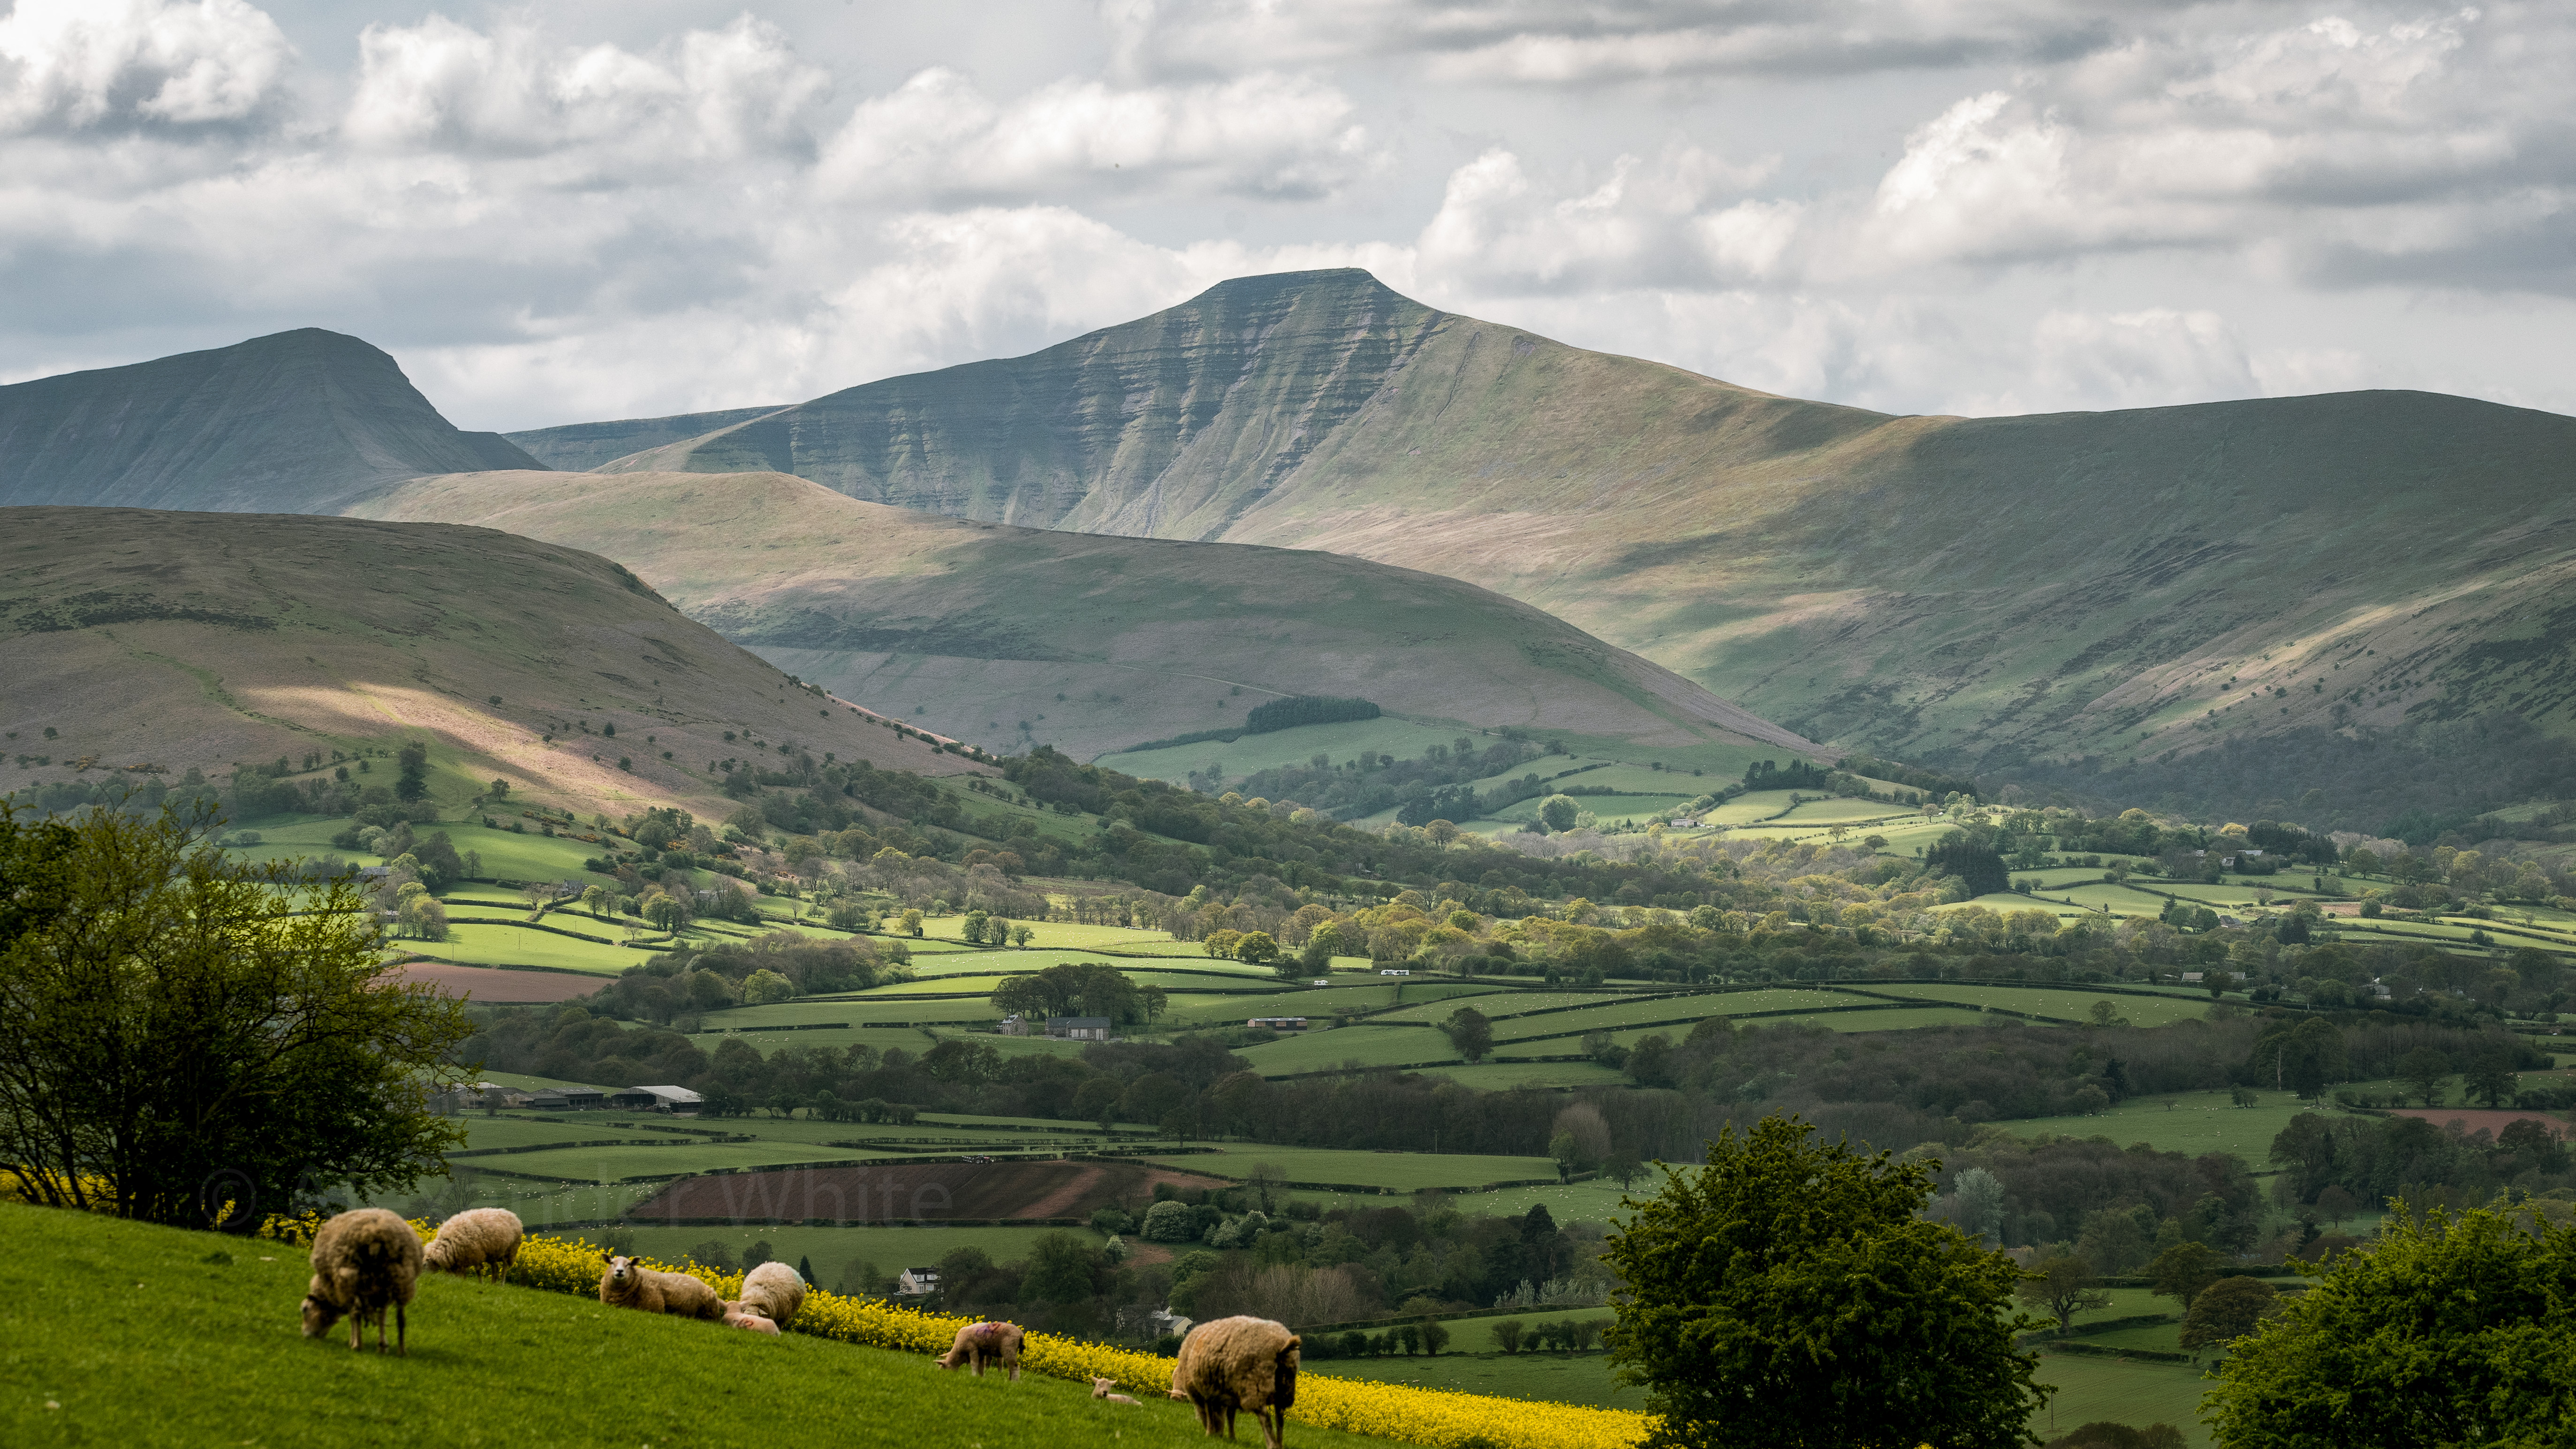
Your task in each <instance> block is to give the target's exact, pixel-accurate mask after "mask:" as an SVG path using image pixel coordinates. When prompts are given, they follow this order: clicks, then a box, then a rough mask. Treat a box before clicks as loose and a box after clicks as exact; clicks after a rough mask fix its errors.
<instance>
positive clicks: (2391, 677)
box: [602, 270, 2576, 765]
mask: <svg viewBox="0 0 2576 1449" xmlns="http://www.w3.org/2000/svg"><path fill="white" fill-rule="evenodd" d="M602 468H603V471H670V470H683V471H694V472H720V473H731V472H738V471H742V470H745V469H769V470H776V471H780V472H788V473H794V474H796V475H798V476H800V477H804V478H809V479H812V480H814V481H816V482H818V483H821V484H823V485H824V486H826V487H829V488H832V489H835V490H837V491H839V492H843V493H846V494H849V495H850V496H852V497H855V498H861V499H865V500H869V501H874V502H883V503H891V504H896V505H900V506H903V507H907V508H917V509H925V510H931V511H935V512H940V513H946V514H951V515H955V516H958V517H962V518H970V519H979V520H989V521H995V522H1010V523H1020V524H1029V525H1036V526H1042V527H1048V528H1059V529H1079V530H1086V531H1091V532H1098V533H1111V534H1130V535H1140V536H1151V537H1158V538H1172V539H1194V540H1225V541H1232V542H1243V543H1261V544H1272V545H1279V546H1286V547H1293V548H1300V549H1324V550H1331V551H1333V552H1336V553H1343V554H1351V555H1357V556H1360V557H1365V558H1371V559H1376V560H1379V561H1382V562H1388V563H1394V564H1400V565H1402V566H1404V567H1407V568H1412V569H1421V570H1427V571H1430V572H1435V573H1441V574H1446V575H1449V576H1451V577H1453V578H1459V579H1464V580H1468V581H1471V582H1474V583H1476V584H1479V585H1481V586H1483V587H1485V588H1489V589H1493V590H1496V591H1499V592H1501V593H1505V594H1508V595H1511V596H1512V597H1514V598H1516V599H1520V600H1522V601H1524V602H1527V603H1530V604H1533V605H1536V606H1538V607H1539V608H1542V609H1545V610H1547V611H1549V612H1550V613H1553V614H1555V615H1558V616H1560V617H1562V618H1564V619H1566V620H1568V621H1570V622H1571V623H1573V624H1575V625H1577V626H1579V627H1581V628H1583V629H1586V630H1589V631H1590V632H1591V633H1593V634H1595V635H1598V636H1599V637H1600V638H1602V639H1604V640H1607V641H1609V642H1610V643H1612V644H1616V645H1619V646H1622V647H1625V648H1627V649H1630V650H1633V651H1635V652H1636V653H1638V654H1640V655H1643V656H1644V657H1646V658H1648V659H1651V660H1654V661H1655V662H1657V663H1659V664H1662V665H1664V666H1666V667H1668V668H1670V669H1672V670H1674V671H1676V672H1677V673H1679V674H1681V675H1683V676H1684V677H1686V678H1688V679H1690V680H1692V681H1694V682H1696V683H1698V684H1700V685H1703V686H1705V687H1706V688H1708V689H1709V690H1710V691H1711V692H1712V693H1713V694H1716V695H1719V696H1723V697H1725V698H1727V699H1731V700H1734V701H1736V702H1737V703H1739V704H1741V705H1742V706H1743V707H1745V708H1746V709H1749V710H1752V711H1754V712H1755V713H1756V714H1758V715H1761V716H1763V717H1766V718H1769V719H1773V720H1777V721H1779V722H1781V723H1782V724H1784V725H1786V726H1788V727H1789V728H1791V729H1794V730H1796V731H1798V732H1799V733H1800V734H1802V735H1805V736H1807V737H1810V738H1814V739H1819V740H1826V741H1830V742H1833V743H1835V744H1839V745H1846V746H1866V747H1869V748H1873V749H1876V750H1880V751H1883V752H1886V753H1891V754H1897V755H1901V756H1912V757H1925V758H1933V759H1943V760H1956V761H1963V762H1969V763H1979V764H1985V765H2009V764H2010V763H2012V762H2013V761H2016V760H2024V759H2030V758H2034V757H2066V756H2071V755H2096V756H2105V757H2126V756H2129V755H2157V754H2161V753H2164V752H2170V751H2177V750H2180V751H2192V750H2197V749H2200V748H2203V747H2205V746H2207V745H2210V744H2214V743H2216V742H2217V741H2219V740H2221V739H2224V738H2232V737H2237V736H2248V735H2257V736H2259V735H2264V734H2269V733H2273V732H2280V731H2295V730H2313V729H2317V728H2336V727H2343V726H2347V725H2371V726H2390V725H2397V724H2401V723H2406V722H2416V721H2429V720H2441V719H2450V718H2459V717H2466V716H2471V715H2475V714H2478V713H2481V712H2484V711H2491V710H2507V711H2511V712H2514V713H2516V714H2519V715H2520V716H2522V717H2523V718H2525V719H2526V720H2528V721H2530V722H2532V723H2534V724H2537V725H2539V726H2540V727H2542V728H2544V729H2547V730H2550V731H2552V732H2554V733H2561V734H2564V733H2569V732H2576V650H2571V645H2576V603H2571V602H2568V601H2569V600H2571V599H2576V588H2571V587H2570V585H2571V584H2576V548H2571V547H2570V546H2569V544H2568V540H2569V539H2570V537H2571V536H2576V534H2571V531H2570V528H2569V525H2570V524H2576V419H2570V418H2566V417H2562V416H2559V415H2556V414H2551V413H2542V412H2535V411H2531V410H2527V409H2519V408H2510V407H2503V406H2499V405H2496V404H2492V403H2484V402H2477V401H2472V400H2469V399H2465V398H2456V397H2446V396H2441V395H2437V394H2428V393H2416V392H2367V393H2342V394H2330V395H2326V396H2320V397H2304V398H2282V399H2268V400H2260V401H2249V402H2230V403H2214V404H2206V405H2200V406H2192V407H2174V408H2154V409H2143V410H2136V411H2127V412H2113V413H2064V414H2053V415H2046V416H2035V417H2020V418H1955V417H1889V416H1886V415H1883V414H1877V413H1871V412H1867V411H1863V410H1860V409H1855V408H1846V407H1837V406H1831V405H1827V404H1821V403H1812V402H1801V401H1798V400H1795V399H1789V398H1781V397H1775V396H1771V395H1769V394H1765V393H1760V392H1755V391H1752V390H1750V389H1746V388H1741V387H1736V386H1733V385H1731V384H1728V383H1724V382H1719V381H1716V380H1713V379H1710V378H1706V377H1701V376H1697V375H1695V374H1692V373H1689V372H1685V371H1682V370H1681V369H1678V368H1673V367H1668V366H1664V365H1661V364H1658V363H1652V362H1645V361H1640V360H1637V359H1634V358H1626V357H1617V356H1612V355H1608V354H1604V353H1597V352H1589V351H1585V350H1583V349H1580V348H1575V347H1569V346H1566V345H1564V344H1561V343H1557V342H1553V341H1550V340H1548V339H1546V338H1543V337H1538V336H1535V335H1532V334H1530V333H1527V332H1524V331H1521V330H1519V329H1516V328H1512V327H1507V326H1502V325H1499V324H1495V323H1490V322H1483V321H1479V320H1477V319H1475V318H1472V317H1466V316H1461V315H1458V314H1455V313H1446V312H1440V311H1437V310H1435V309H1432V308H1428V307H1425V306H1423V305H1422V304H1420V303H1417V302H1413V301H1411V300H1409V299H1407V298H1404V297H1402V296H1400V295H1398V294H1396V293H1395V292H1393V291H1390V290H1389V289H1387V288H1386V287H1384V286H1383V285H1381V284H1379V283H1378V282H1377V280H1376V279H1375V278H1373V277H1371V276H1369V275H1368V274H1367V273H1365V272H1360V271H1351V270H1343V271H1326V272H1301V273H1288V274H1283V275H1278V276H1267V277H1248V278H1243V279H1239V280H1236V281H1231V282H1227V283H1223V284H1221V285H1219V286H1216V287H1213V288H1211V289H1209V290H1208V291H1207V292H1205V293H1203V294H1201V295H1200V296H1198V297H1195V298H1192V299H1191V300H1190V301H1188V302H1185V303H1183V304H1181V305H1179V306H1176V307H1173V308H1170V309H1168V310H1166V311H1163V312H1158V313H1156V314H1154V315H1153V316H1150V317H1146V318H1143V319H1140V320H1138V321H1135V322H1130V323H1125V324H1122V325H1120V326H1116V327H1110V328H1106V329H1103V330H1101V331H1098V332H1094V333H1091V334H1089V335H1087V336H1083V337H1079V338H1076V339H1074V340H1072V341H1070V342H1066V343H1063V344H1060V345H1058V346H1055V347H1051V348H1048V349H1046V350H1044V351H1042V352H1037V353H1033V354H1031V355H1029V356H1026V357H1021V358H1013V359H1007V360H996V361H988V362H978V363H972V364H968V365H965V366H961V367H952V368H946V369H943V370H941V371H937V372H931V373H923V374H918V375H914V376H908V377H898V378H891V379H887V380H884V381H881V382H874V383H869V384H867V385H865V386H863V387H856V388H851V389H848V390H846V391H843V392H837V393H833V394H830V395H828V396H825V397H821V398H817V399H814V400H813V401H810V402H806V403H802V404H799V405H797V406H794V407H790V408H784V409H779V410H775V411H771V412H765V413H760V414H758V415H756V416H751V417H746V418H743V419H740V420H738V421H735V422H732V423H729V424H726V425H723V426H720V427H717V428H714V429H711V430H710V431H708V432H707V433H705V434H703V435H701V436H698V437H695V438H691V439H687V440H684V441H679V442H672V443H668V444H663V445H660V446H656V447H651V448H647V449H644V450H641V451H639V452H637V453H635V454H633V455H631V456H629V457H626V458H623V459H619V460H615V461H613V462H610V463H607V464H605V465H602ZM2258 699H2259V700H2260V701H2261V702H2260V703H2259V704H2258V703H2256V701H2257V700H2258Z"/></svg>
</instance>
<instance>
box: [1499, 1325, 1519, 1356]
mask: <svg viewBox="0 0 2576 1449" xmlns="http://www.w3.org/2000/svg"><path fill="white" fill-rule="evenodd" d="M1523 1331H1524V1328H1523V1325H1522V1323H1521V1321H1520V1320H1519V1319H1517V1318H1506V1319H1504V1320H1503V1321H1502V1322H1500V1323H1497V1324H1495V1325H1494V1347H1496V1348H1499V1349H1501V1350H1502V1351H1503V1352H1505V1353H1518V1352H1520V1351H1521V1334H1522V1332H1523Z"/></svg>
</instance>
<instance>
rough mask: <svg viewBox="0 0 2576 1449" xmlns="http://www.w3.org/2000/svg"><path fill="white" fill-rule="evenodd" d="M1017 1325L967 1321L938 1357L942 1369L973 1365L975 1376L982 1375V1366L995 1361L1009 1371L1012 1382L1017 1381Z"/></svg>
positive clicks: (1018, 1372)
mask: <svg viewBox="0 0 2576 1449" xmlns="http://www.w3.org/2000/svg"><path fill="white" fill-rule="evenodd" d="M1020 1338H1021V1334H1020V1326H1019V1325H1018V1324H1016V1323H970V1324H967V1325H966V1326H965V1327H964V1328H961V1329H959V1330H957V1341H956V1342H954V1343H952V1344H950V1345H949V1346H948V1352H947V1353H946V1354H945V1355H943V1356H942V1357H941V1358H940V1360H939V1366H940V1367H941V1368H943V1369H953V1368H956V1367H957V1366H959V1365H960V1364H972V1365H973V1366H974V1369H975V1377H977V1378H979V1379H980V1378H982V1377H983V1376H984V1365H985V1364H987V1363H991V1362H996V1361H998V1362H999V1363H1000V1364H1001V1365H1002V1367H1003V1368H1005V1369H1008V1370H1010V1375H1011V1382H1012V1383H1018V1382H1019V1381H1020Z"/></svg>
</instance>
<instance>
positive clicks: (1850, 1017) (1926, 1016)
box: [1611, 1006, 1986, 1046]
mask: <svg viewBox="0 0 2576 1449" xmlns="http://www.w3.org/2000/svg"><path fill="white" fill-rule="evenodd" d="M1985 1019H1986V1018H1984V1017H1983V1016H1981V1015H1980V1014H1979V1013H1977V1012H1974V1011H1970V1010H1969V1009H1967V1008H1966V1007H1961V1006H1925V1007H1919V1008H1918V1007H1902V1006H1900V1007H1894V1008H1891V1009H1888V1010H1884V1011H1819V1012H1817V1013H1815V1014H1814V1015H1812V1016H1771V1017H1764V1018H1763V1019H1762V1020H1760V1021H1748V1022H1746V1023H1744V1025H1745V1026H1746V1027H1747V1028H1751V1027H1757V1026H1758V1027H1765V1028H1769V1027H1776V1026H1821V1027H1823V1028H1824V1029H1825V1030H1827V1031H1912V1030H1913V1029H1914V1028H1916V1027H1921V1026H1975V1025H1976V1024H1977V1023H1978V1022H1979V1021H1981V1020H1985ZM1655 1031H1669V1028H1662V1027H1636V1028H1631V1029H1630V1030H1627V1031H1623V1032H1613V1033H1611V1039H1612V1040H1613V1041H1616V1042H1618V1043H1619V1044H1620V1045H1621V1046H1633V1045H1635V1043H1636V1039H1637V1038H1638V1037H1641V1036H1647V1035H1650V1034H1652V1033H1653V1032H1655Z"/></svg>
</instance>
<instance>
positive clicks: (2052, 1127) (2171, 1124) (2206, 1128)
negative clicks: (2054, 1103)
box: [1990, 1082, 2396, 1169]
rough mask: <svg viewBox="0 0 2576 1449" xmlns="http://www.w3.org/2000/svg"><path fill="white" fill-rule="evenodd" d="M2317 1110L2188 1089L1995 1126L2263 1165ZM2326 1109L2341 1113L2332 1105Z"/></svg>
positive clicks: (2370, 1086)
mask: <svg viewBox="0 0 2576 1449" xmlns="http://www.w3.org/2000/svg"><path fill="white" fill-rule="evenodd" d="M2360 1085H2361V1087H2362V1089H2363V1090H2377V1091H2394V1090H2396V1089H2395V1087H2394V1086H2392V1085H2391V1084H2389V1083H2385V1082H2374V1083H2363V1084H2360ZM2315 1110H2317V1109H2316V1108H2314V1107H2312V1106H2310V1105H2308V1104H2306V1103H2303V1102H2301V1101H2300V1100H2299V1099H2298V1098H2297V1097H2294V1096H2292V1095H2291V1094H2290V1093H2288V1092H2275V1091H2260V1092H2257V1093H2255V1104H2254V1105H2253V1106H2251V1107H2239V1106H2237V1105H2235V1104H2234V1103H2233V1102H2232V1101H2231V1100H2230V1099H2229V1096H2228V1094H2227V1093H2225V1092H2182V1093H2177V1094H2175V1095H2173V1096H2170V1097H2131V1098H2130V1099H2128V1100H2127V1101H2125V1102H2122V1103H2120V1104H2119V1105H2118V1106H2115V1107H2111V1108H2108V1109H2106V1110H2103V1111H2100V1112H2096V1113H2093V1114H2092V1115H2090V1116H2078V1117H2025V1118H2017V1119H2014V1120H2012V1121H1997V1122H1994V1123H1992V1124H1990V1125H1991V1126H1993V1127H1995V1128H1997V1129H1999V1130H2001V1131H2005V1132H2010V1133H2012V1134H2013V1135H2014V1136H2016V1137H2106V1138H2109V1139H2110V1140H2111V1141H2113V1142H2115V1143H2118V1144H2120V1145H2121V1146H2124V1147H2125V1146H2127V1145H2129V1144H2130V1143H2133V1142H2144V1143H2146V1144H2147V1145H2148V1146H2150V1147H2154V1148H2157V1149H2158V1150H2160V1151H2165V1152H2183V1153H2188V1154H2190V1155H2192V1156H2194V1157H2197V1156H2199V1155H2200V1154H2202V1153H2204V1152H2233V1153H2235V1154H2236V1155H2237V1156H2239V1157H2242V1158H2244V1159H2245V1160H2246V1162H2247V1163H2249V1164H2251V1165H2252V1166H2254V1167H2256V1168H2258V1169H2260V1168H2263V1167H2266V1166H2268V1165H2269V1157H2270V1154H2271V1150H2272V1139H2273V1138H2275V1137H2277V1136H2279V1135H2280V1134H2281V1129H2282V1128H2284V1127H2287V1126H2289V1125H2290V1119H2291V1118H2293V1117H2296V1116H2298V1115H2299V1114H2300V1113H2302V1112H2311V1111H2315ZM2326 1110H2327V1112H2328V1113H2329V1114H2330V1115H2337V1114H2335V1113H2334V1109H2332V1108H2328V1109H2326Z"/></svg>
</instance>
